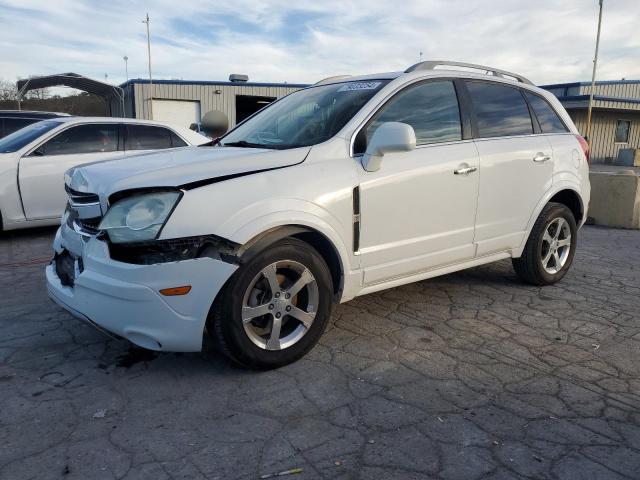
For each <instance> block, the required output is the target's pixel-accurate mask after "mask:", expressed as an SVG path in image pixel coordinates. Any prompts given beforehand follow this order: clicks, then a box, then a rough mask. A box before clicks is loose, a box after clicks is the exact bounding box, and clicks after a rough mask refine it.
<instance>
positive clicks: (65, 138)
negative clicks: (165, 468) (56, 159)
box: [34, 123, 118, 155]
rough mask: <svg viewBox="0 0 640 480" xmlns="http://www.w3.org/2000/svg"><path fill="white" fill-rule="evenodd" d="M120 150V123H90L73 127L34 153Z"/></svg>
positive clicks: (67, 153) (49, 153)
mask: <svg viewBox="0 0 640 480" xmlns="http://www.w3.org/2000/svg"><path fill="white" fill-rule="evenodd" d="M117 150H118V124H117V123H107V124H88V125H76V126H75V127H71V128H69V129H67V130H65V131H63V132H61V133H59V134H58V135H56V136H55V137H53V138H52V139H51V140H49V141H48V142H47V143H45V144H44V145H41V146H40V147H39V148H38V149H37V150H36V151H35V152H34V155H76V154H81V153H85V154H86V153H106V152H116V151H117Z"/></svg>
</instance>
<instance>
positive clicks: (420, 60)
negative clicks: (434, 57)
mask: <svg viewBox="0 0 640 480" xmlns="http://www.w3.org/2000/svg"><path fill="white" fill-rule="evenodd" d="M418 61H419V62H422V50H420V55H419V59H418Z"/></svg>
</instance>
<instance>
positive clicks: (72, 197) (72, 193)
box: [64, 185, 100, 205]
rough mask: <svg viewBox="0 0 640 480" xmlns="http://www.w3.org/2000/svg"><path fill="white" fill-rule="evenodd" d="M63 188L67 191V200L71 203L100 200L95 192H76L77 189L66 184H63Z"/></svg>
mask: <svg viewBox="0 0 640 480" xmlns="http://www.w3.org/2000/svg"><path fill="white" fill-rule="evenodd" d="M64 189H65V190H66V191H67V195H69V201H70V202H71V204H72V205H88V204H92V203H99V202H100V198H98V195H96V194H95V193H86V192H78V191H77V190H73V189H72V188H71V187H69V186H68V185H65V186H64Z"/></svg>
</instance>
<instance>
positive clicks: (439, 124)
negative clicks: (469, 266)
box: [355, 80, 479, 286]
mask: <svg viewBox="0 0 640 480" xmlns="http://www.w3.org/2000/svg"><path fill="white" fill-rule="evenodd" d="M383 122H403V123H406V124H409V125H411V126H412V127H413V129H414V131H415V133H416V144H417V147H416V149H415V150H413V151H410V152H400V153H388V154H386V155H384V157H383V160H382V166H381V168H380V170H378V171H376V172H367V171H365V170H364V169H363V168H360V169H359V171H360V202H361V204H360V208H361V217H360V222H361V223H360V225H361V234H360V235H361V236H360V244H359V245H360V248H359V253H360V255H361V259H362V266H363V268H364V284H365V285H366V286H370V285H374V284H377V283H383V282H385V281H388V280H391V279H395V278H401V277H406V276H410V275H412V274H418V273H421V272H424V271H427V270H430V269H433V268H437V267H441V266H445V265H448V264H454V263H458V262H462V261H465V260H470V259H472V258H473V257H474V254H475V246H474V243H473V237H474V227H475V216H476V207H477V199H478V187H479V182H478V179H479V172H478V168H479V161H478V153H477V151H476V148H475V146H474V144H473V141H472V140H471V139H470V138H468V137H470V134H471V132H470V131H467V129H464V131H463V127H462V121H461V116H460V108H459V105H458V99H457V95H456V88H455V86H454V82H453V81H451V80H436V81H426V82H422V83H418V84H413V85H410V86H409V87H407V88H405V89H404V90H401V91H400V92H399V93H397V94H396V95H395V96H394V97H392V98H391V99H390V100H389V101H388V102H387V103H386V104H385V105H383V106H382V107H381V109H380V110H379V111H378V112H377V113H376V114H375V115H374V116H373V117H372V119H371V120H370V121H369V122H368V124H367V125H365V127H363V129H362V130H361V131H360V133H359V134H358V136H357V137H356V142H355V149H356V152H355V153H361V152H363V151H364V150H365V149H366V141H367V139H370V138H371V135H372V134H373V132H374V131H375V129H376V128H377V127H378V126H379V125H381V124H382V123H383ZM463 172H466V173H463Z"/></svg>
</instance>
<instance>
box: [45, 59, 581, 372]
mask: <svg viewBox="0 0 640 480" xmlns="http://www.w3.org/2000/svg"><path fill="white" fill-rule="evenodd" d="M436 67H438V68H436ZM440 67H444V68H440ZM461 67H462V68H464V69H465V70H461ZM472 69H473V70H475V71H476V72H478V71H480V72H482V73H475V72H473V71H471V70H472ZM587 153H588V149H587V147H586V142H585V141H584V139H583V138H582V137H580V135H579V134H578V130H577V129H576V127H575V125H574V124H573V123H572V121H571V118H570V117H569V115H568V114H567V112H566V111H565V110H564V108H563V107H562V105H561V104H560V103H559V101H558V99H557V98H556V97H555V96H553V95H552V94H551V93H549V92H547V91H545V90H541V89H540V88H537V87H535V86H534V85H533V84H532V83H531V82H530V81H529V80H527V79H526V78H524V77H521V76H519V75H517V74H514V73H509V72H504V71H500V70H497V69H494V68H491V67H483V66H477V65H467V64H459V63H451V62H423V63H419V64H417V65H414V66H412V67H410V68H408V69H407V70H406V71H405V72H395V73H381V74H376V75H369V76H361V77H348V78H342V79H336V78H333V79H329V80H327V81H322V82H319V83H318V84H316V85H313V86H311V87H309V88H305V89H302V90H298V91H296V92H294V93H291V94H289V95H288V96H286V97H284V98H282V99H280V100H277V101H275V102H273V103H272V104H270V105H268V106H266V107H265V108H264V109H263V110H261V111H259V112H258V113H256V114H255V115H254V116H252V117H251V118H249V119H247V120H246V121H245V122H243V123H241V124H239V125H238V126H237V127H236V128H235V129H234V130H232V131H231V132H229V133H228V134H227V135H225V136H224V137H222V138H221V139H220V141H219V146H216V147H208V148H198V149H180V151H177V152H159V153H155V154H151V155H147V156H145V157H139V158H137V159H136V161H135V162H133V161H132V162H127V161H126V160H116V161H113V162H101V163H97V164H92V165H86V166H83V167H79V168H74V169H72V170H71V171H69V172H68V173H67V175H66V182H67V183H66V185H67V189H68V192H69V199H70V209H69V212H68V213H67V215H66V216H65V218H64V219H63V223H62V225H61V227H60V229H59V230H58V233H57V234H56V237H55V240H54V244H53V247H54V250H55V257H54V261H53V262H52V263H51V265H49V266H48V267H47V269H46V276H47V282H48V289H49V294H50V296H51V298H53V299H54V300H55V301H56V302H58V303H59V304H60V305H62V306H63V307H64V308H66V309H67V310H68V311H70V312H71V313H73V314H74V315H76V316H78V317H79V318H83V319H85V320H90V321H92V322H94V323H95V324H98V325H100V326H101V327H103V328H105V329H107V330H110V331H112V332H115V333H117V334H118V335H121V336H123V337H125V338H127V339H129V340H130V341H131V342H133V343H135V344H137V345H140V346H143V347H145V348H150V349H154V350H168V351H199V350H200V349H201V348H202V341H203V334H204V333H205V332H206V333H209V334H211V335H212V336H213V339H214V341H215V342H216V343H217V345H218V347H219V350H220V351H221V352H222V353H224V354H225V355H227V356H228V357H229V358H230V359H232V360H234V361H235V362H237V363H239V364H241V365H245V366H250V367H255V368H273V367H278V366H281V365H284V364H286V363H289V362H292V361H294V360H296V359H298V358H300V357H301V356H302V355H304V354H305V353H306V352H308V351H309V349H311V348H312V347H313V345H315V344H316V343H317V341H318V339H319V338H320V336H321V335H322V332H323V330H324V328H325V326H326V325H327V322H328V319H329V315H330V311H331V305H332V302H345V301H347V300H350V299H352V298H354V297H356V296H358V295H363V294H367V293H371V292H375V291H378V290H383V289H386V288H390V287H396V286H398V285H402V284H406V283H410V282H416V281H419V280H424V279H426V278H430V277H434V276H437V275H442V274H446V273H450V272H453V271H456V270H461V269H465V268H470V267H475V266H478V265H481V264H485V263H489V262H494V261H497V260H503V259H512V262H513V266H514V268H515V271H516V273H517V274H518V275H519V276H520V278H521V279H522V280H524V281H525V282H528V283H531V284H534V285H550V284H552V283H554V282H557V281H559V280H560V279H562V277H563V276H564V275H565V274H566V273H567V271H568V269H569V267H570V265H571V263H572V260H573V256H574V253H575V248H576V245H577V243H576V242H577V236H578V228H579V227H580V226H581V225H582V224H583V223H584V221H585V218H586V214H587V206H588V204H589V196H590V184H589V167H588V164H587V161H588V156H587Z"/></svg>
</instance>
